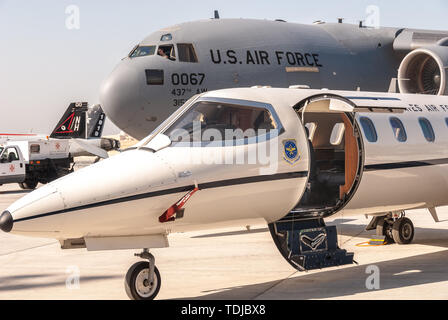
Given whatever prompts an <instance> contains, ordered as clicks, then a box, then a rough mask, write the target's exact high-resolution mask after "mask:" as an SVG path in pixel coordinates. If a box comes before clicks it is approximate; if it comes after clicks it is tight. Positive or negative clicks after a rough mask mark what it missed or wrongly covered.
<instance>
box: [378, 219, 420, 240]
mask: <svg viewBox="0 0 448 320" xmlns="http://www.w3.org/2000/svg"><path fill="white" fill-rule="evenodd" d="M376 234H377V235H378V236H385V237H386V239H385V240H386V242H387V243H394V242H395V243H398V244H409V243H411V242H412V240H413V239H414V225H413V224H412V221H411V220H410V219H408V218H406V217H405V216H404V212H400V213H398V214H397V213H389V214H388V215H387V216H385V217H381V218H379V219H378V222H377V225H376Z"/></svg>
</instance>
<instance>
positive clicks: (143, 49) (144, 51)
mask: <svg viewBox="0 0 448 320" xmlns="http://www.w3.org/2000/svg"><path fill="white" fill-rule="evenodd" d="M154 53H156V46H137V47H136V48H135V49H134V50H133V51H132V52H131V53H130V54H129V57H130V58H136V57H145V56H152V55H153V54H154Z"/></svg>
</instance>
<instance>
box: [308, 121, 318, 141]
mask: <svg viewBox="0 0 448 320" xmlns="http://www.w3.org/2000/svg"><path fill="white" fill-rule="evenodd" d="M305 127H306V128H307V129H308V139H309V140H311V141H313V138H314V133H315V132H316V129H317V124H316V123H315V122H308V123H307V124H305Z"/></svg>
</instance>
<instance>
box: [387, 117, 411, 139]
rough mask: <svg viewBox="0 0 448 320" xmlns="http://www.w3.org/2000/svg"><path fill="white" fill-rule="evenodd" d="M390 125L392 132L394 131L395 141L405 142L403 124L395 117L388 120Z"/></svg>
mask: <svg viewBox="0 0 448 320" xmlns="http://www.w3.org/2000/svg"><path fill="white" fill-rule="evenodd" d="M390 125H391V126H392V130H393V131H394V136H395V139H397V140H398V141H399V142H406V140H407V139H408V136H407V134H406V130H405V129H404V125H403V122H401V120H400V119H398V118H396V117H392V118H390Z"/></svg>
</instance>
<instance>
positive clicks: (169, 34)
mask: <svg viewBox="0 0 448 320" xmlns="http://www.w3.org/2000/svg"><path fill="white" fill-rule="evenodd" d="M171 40H173V36H172V35H171V33H167V34H164V35H163V36H162V37H160V41H171Z"/></svg>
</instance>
